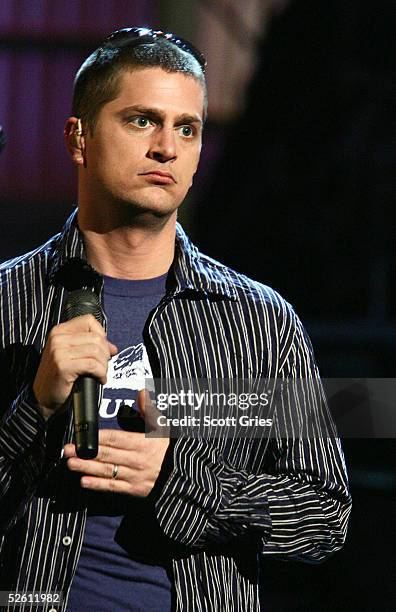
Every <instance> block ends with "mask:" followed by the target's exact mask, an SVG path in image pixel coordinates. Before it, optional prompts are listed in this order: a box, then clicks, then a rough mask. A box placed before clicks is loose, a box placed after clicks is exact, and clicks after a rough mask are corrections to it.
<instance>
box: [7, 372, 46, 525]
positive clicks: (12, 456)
mask: <svg viewBox="0 0 396 612" xmlns="http://www.w3.org/2000/svg"><path fill="white" fill-rule="evenodd" d="M3 373H4V369H3ZM2 398H3V402H4V404H3V406H2V407H1V422H0V533H4V532H5V531H7V530H8V529H9V528H11V527H12V526H13V525H14V524H15V523H16V522H17V520H18V519H19V518H20V517H21V516H22V515H23V514H24V512H25V511H26V507H27V504H28V502H29V500H30V498H31V496H32V494H33V492H34V490H35V489H36V487H37V482H38V479H39V476H40V474H41V472H42V469H43V465H44V459H45V438H46V424H45V421H44V419H43V418H42V416H41V415H40V413H39V411H38V408H37V402H36V399H35V396H34V393H33V390H32V387H31V384H26V386H24V388H23V389H22V390H21V391H20V392H19V394H18V396H17V397H16V398H15V399H14V400H10V399H9V393H8V391H7V380H3V381H2Z"/></svg>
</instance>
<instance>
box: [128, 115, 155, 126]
mask: <svg viewBox="0 0 396 612" xmlns="http://www.w3.org/2000/svg"><path fill="white" fill-rule="evenodd" d="M130 122H131V123H133V125H136V127H138V128H146V127H148V126H149V125H151V121H150V119H148V117H144V116H143V115H139V117H133V118H132V119H131V120H130Z"/></svg>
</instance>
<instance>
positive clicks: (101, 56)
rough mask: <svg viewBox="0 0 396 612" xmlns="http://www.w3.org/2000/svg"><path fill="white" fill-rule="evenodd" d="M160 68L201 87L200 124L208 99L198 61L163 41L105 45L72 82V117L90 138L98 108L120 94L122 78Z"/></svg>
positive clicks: (95, 52)
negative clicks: (80, 122) (87, 132)
mask: <svg viewBox="0 0 396 612" xmlns="http://www.w3.org/2000/svg"><path fill="white" fill-rule="evenodd" d="M150 67H160V68H162V69H163V70H165V71H166V72H181V73H183V74H185V75H187V76H191V77H192V78H195V79H196V80H197V81H198V82H199V83H201V85H202V88H203V92H204V108H203V120H204V121H205V119H206V115H207V106H208V97H207V88H206V81H205V75H204V72H203V69H202V67H201V66H200V64H199V62H198V61H197V59H196V58H195V57H194V56H193V55H192V54H191V53H189V52H188V51H185V50H184V49H182V48H180V47H178V46H177V45H176V44H174V43H172V42H171V41H170V40H167V39H166V38H158V39H155V40H153V42H151V41H150V42H143V41H142V43H141V44H138V45H131V46H129V45H125V44H124V45H119V46H115V45H114V44H112V46H111V47H107V46H106V44H105V43H104V44H103V46H102V47H99V48H98V49H96V51H94V52H93V53H92V54H91V55H90V56H89V57H88V58H87V59H86V60H85V61H84V62H83V64H82V65H81V67H80V68H79V70H78V71H77V74H76V77H75V80H74V89H73V103H72V114H73V116H75V117H78V118H80V119H81V121H82V122H83V124H85V125H86V127H87V128H88V129H89V130H90V132H91V133H92V134H93V132H94V130H95V126H96V123H97V118H98V115H99V112H100V110H101V108H102V107H103V106H104V105H105V104H107V103H108V102H111V101H112V100H114V99H115V98H116V97H117V96H118V94H119V92H120V80H121V78H120V77H121V75H122V74H123V73H125V72H133V71H134V70H139V69H140V70H141V69H143V68H150Z"/></svg>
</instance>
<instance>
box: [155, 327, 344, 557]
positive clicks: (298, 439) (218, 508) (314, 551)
mask: <svg viewBox="0 0 396 612" xmlns="http://www.w3.org/2000/svg"><path fill="white" fill-rule="evenodd" d="M278 378H279V379H280V380H283V381H288V383H290V381H291V383H292V384H291V387H290V386H289V391H290V388H291V389H292V390H293V389H294V391H295V397H294V398H292V401H291V398H290V392H289V393H288V394H282V395H281V399H280V400H279V403H278V406H277V407H276V415H277V419H276V421H277V431H276V435H274V436H272V437H271V439H270V440H269V444H268V447H267V449H266V453H265V454H266V459H265V461H264V462H263V465H265V470H262V471H261V470H259V471H257V472H255V473H251V472H249V471H246V470H240V469H237V468H235V467H234V466H233V465H232V463H231V461H230V458H228V459H227V458H225V456H224V455H223V453H222V451H221V448H220V447H219V445H218V444H216V443H215V441H214V440H210V439H202V438H199V439H194V438H186V437H181V438H179V439H177V440H176V442H175V443H174V447H173V450H172V452H171V454H170V456H169V459H168V464H169V477H168V479H167V480H166V482H165V485H164V487H163V488H162V491H161V493H160V495H159V497H158V499H157V502H156V511H157V517H158V521H159V523H160V525H161V527H162V529H163V531H164V532H165V533H166V534H167V535H168V536H169V537H171V538H172V539H174V540H176V541H177V542H179V543H182V544H185V545H187V546H197V547H198V548H199V547H205V546H210V545H212V544H228V543H234V544H235V543H237V544H238V542H239V543H240V544H243V542H252V540H253V542H255V543H256V546H257V547H258V549H259V550H260V552H261V553H263V554H272V555H277V556H279V557H280V558H285V559H291V558H294V559H299V560H302V561H305V562H310V563H318V562H321V561H323V560H324V559H325V558H327V557H328V556H329V555H330V554H332V553H334V552H335V551H337V550H338V549H340V548H341V547H342V545H343V543H344V541H345V537H346V530H347V523H348V517H349V514H350V510H351V498H350V495H349V492H348V485H347V476H346V468H345V462H344V457H343V454H342V450H341V446H340V442H339V440H338V439H337V437H336V435H335V428H334V424H333V422H332V419H331V416H330V413H329V411H328V408H327V403H326V401H325V399H324V401H318V399H317V393H318V392H319V394H320V396H321V398H324V394H323V389H322V385H321V382H320V378H319V373H318V369H317V367H316V364H315V361H314V357H313V352H312V347H311V344H310V341H309V339H308V337H307V336H306V333H305V331H304V329H303V328H302V325H301V323H300V322H299V320H298V319H297V318H296V320H295V330H294V337H293V341H292V342H291V344H290V350H288V352H287V355H286V358H285V359H284V361H283V363H282V364H281V366H280V368H279V373H278ZM293 382H295V383H296V384H295V385H294V384H293ZM291 411H293V412H294V414H291ZM285 432H286V434H287V435H285Z"/></svg>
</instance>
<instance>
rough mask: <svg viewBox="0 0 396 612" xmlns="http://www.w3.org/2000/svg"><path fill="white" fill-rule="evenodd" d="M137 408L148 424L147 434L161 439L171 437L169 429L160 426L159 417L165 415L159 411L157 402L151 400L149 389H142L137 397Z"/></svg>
mask: <svg viewBox="0 0 396 612" xmlns="http://www.w3.org/2000/svg"><path fill="white" fill-rule="evenodd" d="M137 406H138V408H139V412H140V414H141V416H142V418H143V419H144V421H145V423H146V433H147V434H150V433H151V434H154V433H155V436H158V435H159V436H160V437H164V438H165V437H169V427H167V426H166V425H164V424H160V422H159V421H158V417H164V414H163V413H162V412H161V411H160V410H158V408H157V406H156V404H155V402H153V401H152V399H151V398H150V393H149V392H148V390H147V389H141V390H140V391H139V392H138V396H137Z"/></svg>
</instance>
